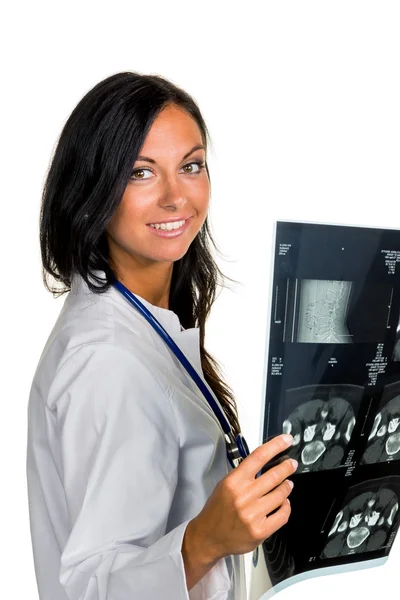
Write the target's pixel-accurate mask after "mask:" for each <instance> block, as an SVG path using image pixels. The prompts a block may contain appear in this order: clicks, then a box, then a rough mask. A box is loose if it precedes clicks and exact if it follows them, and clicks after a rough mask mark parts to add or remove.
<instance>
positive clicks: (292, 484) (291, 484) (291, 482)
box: [286, 479, 294, 489]
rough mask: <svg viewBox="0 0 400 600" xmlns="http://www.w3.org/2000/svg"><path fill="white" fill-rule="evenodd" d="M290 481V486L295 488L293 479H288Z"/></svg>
mask: <svg viewBox="0 0 400 600" xmlns="http://www.w3.org/2000/svg"><path fill="white" fill-rule="evenodd" d="M286 481H287V482H288V484H289V485H290V487H291V488H292V489H293V486H294V483H293V481H292V480H291V479H287V480H286Z"/></svg>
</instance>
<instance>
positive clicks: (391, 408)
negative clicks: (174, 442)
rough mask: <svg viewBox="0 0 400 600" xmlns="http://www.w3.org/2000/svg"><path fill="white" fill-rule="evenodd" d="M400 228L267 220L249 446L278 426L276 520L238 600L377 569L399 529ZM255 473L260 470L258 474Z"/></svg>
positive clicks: (255, 555)
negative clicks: (283, 443) (269, 232)
mask: <svg viewBox="0 0 400 600" xmlns="http://www.w3.org/2000/svg"><path fill="white" fill-rule="evenodd" d="M399 263H400V230H394V229H378V228H367V227H350V226H340V225H326V224H324V225H323V224H316V223H293V222H283V221H282V222H278V223H277V224H276V229H275V239H274V270H273V277H272V282H271V297H270V315H269V332H268V336H267V340H266V341H267V344H266V346H267V349H268V351H267V352H266V356H265V369H264V402H263V414H262V422H261V432H262V439H261V440H260V443H263V442H266V441H267V440H269V439H271V438H273V437H275V436H276V435H279V434H281V433H290V434H291V435H292V436H293V438H294V441H293V445H292V446H291V447H290V448H289V449H288V450H287V451H286V453H285V455H281V456H278V457H277V458H276V459H275V460H274V461H272V462H271V463H269V464H267V465H265V467H264V469H262V474H263V473H264V472H266V471H267V470H268V469H270V468H271V467H272V466H273V464H276V463H277V462H279V461H280V460H282V459H284V458H286V457H293V458H295V459H296V460H297V461H298V463H299V467H298V469H297V471H296V473H295V474H294V475H293V476H292V477H291V479H293V482H294V489H293V492H292V493H291V496H290V500H291V506H292V512H291V516H290V519H289V521H288V523H287V524H286V525H285V526H284V527H282V528H281V529H279V530H278V531H277V532H276V533H275V534H273V535H272V536H271V537H269V538H268V539H267V540H264V542H263V543H262V544H261V545H260V546H259V547H258V548H257V549H256V550H255V551H254V553H253V561H252V578H251V592H250V600H267V599H268V598H270V597H271V596H272V595H274V594H276V593H277V592H279V591H280V590H281V589H283V588H285V587H288V586H289V585H292V584H294V583H296V582H297V581H300V580H303V579H305V578H308V577H315V576H318V575H324V574H333V573H336V572H343V571H348V570H355V569H361V568H368V567H372V566H378V565H381V564H383V563H384V562H385V561H386V560H387V558H388V555H389V553H390V549H391V547H392V545H393V542H394V539H395V537H396V534H397V531H398V528H399V525H400V509H399V506H400V325H399V323H400V264H399ZM261 477H262V475H261Z"/></svg>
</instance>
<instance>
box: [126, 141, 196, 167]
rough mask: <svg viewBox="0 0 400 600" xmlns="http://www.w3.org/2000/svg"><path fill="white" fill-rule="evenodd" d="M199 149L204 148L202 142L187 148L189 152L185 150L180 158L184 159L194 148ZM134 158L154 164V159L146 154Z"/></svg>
mask: <svg viewBox="0 0 400 600" xmlns="http://www.w3.org/2000/svg"><path fill="white" fill-rule="evenodd" d="M201 149H202V150H205V147H204V146H203V145H202V144H198V145H197V146H193V148H192V149H191V150H189V152H186V154H185V156H184V157H183V158H182V160H185V158H187V157H188V156H190V155H191V154H192V153H193V152H195V150H201ZM136 160H145V161H146V162H149V163H153V164H156V161H155V160H154V159H152V158H148V157H147V156H138V157H137V159H136Z"/></svg>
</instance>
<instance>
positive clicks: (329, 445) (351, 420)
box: [282, 386, 356, 473]
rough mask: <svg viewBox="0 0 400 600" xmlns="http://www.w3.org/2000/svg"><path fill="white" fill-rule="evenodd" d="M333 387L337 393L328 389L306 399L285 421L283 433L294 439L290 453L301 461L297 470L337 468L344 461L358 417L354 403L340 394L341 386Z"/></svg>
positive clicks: (299, 471) (302, 471)
mask: <svg viewBox="0 0 400 600" xmlns="http://www.w3.org/2000/svg"><path fill="white" fill-rule="evenodd" d="M327 387H328V388H330V386H327ZM332 389H333V391H334V392H336V395H335V393H334V394H331V393H330V392H329V391H328V393H325V394H323V393H321V394H320V397H319V398H318V396H316V397H315V398H314V399H312V400H309V401H308V402H303V403H302V404H300V405H299V406H297V408H295V409H294V410H293V411H292V412H291V413H290V414H289V416H288V417H287V418H286V419H285V420H284V422H283V425H282V433H290V434H292V436H293V438H294V441H293V444H292V446H291V447H290V449H289V451H288V452H287V454H288V455H289V456H290V457H291V458H295V459H296V460H297V461H298V463H299V466H298V469H297V471H296V473H304V472H308V471H320V470H325V469H334V468H336V467H339V466H340V464H341V462H342V459H343V457H344V454H345V450H346V447H347V445H348V443H349V441H350V438H351V435H352V433H353V429H354V426H355V423H356V418H355V414H354V410H353V408H352V406H351V404H350V403H349V402H347V400H345V399H344V398H343V397H341V396H340V395H339V393H338V391H339V389H340V386H332ZM299 391H300V393H301V391H302V390H301V388H299ZM343 396H345V394H343Z"/></svg>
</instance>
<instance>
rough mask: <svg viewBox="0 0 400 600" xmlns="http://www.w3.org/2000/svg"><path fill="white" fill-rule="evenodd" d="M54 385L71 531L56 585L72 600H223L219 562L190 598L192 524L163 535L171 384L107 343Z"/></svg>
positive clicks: (71, 361) (174, 447) (70, 364)
mask: <svg viewBox="0 0 400 600" xmlns="http://www.w3.org/2000/svg"><path fill="white" fill-rule="evenodd" d="M166 381H167V380H166ZM54 382H55V383H54V385H53V386H52V387H53V393H54V394H56V398H53V402H54V403H55V405H56V410H55V414H56V427H57V430H58V434H59V440H60V456H61V465H62V479H63V485H64V489H65V500H66V507H67V511H68V516H69V532H70V533H69V536H68V539H67V540H66V544H65V546H64V548H63V551H62V554H61V564H60V571H59V578H60V582H61V584H62V586H63V588H64V589H65V592H66V595H67V597H68V599H69V600H128V599H129V600H143V599H146V600H160V598H163V600H224V599H225V598H227V595H228V589H229V585H230V584H229V580H227V569H226V564H225V562H224V560H225V559H221V560H220V561H219V562H218V563H217V564H216V565H215V566H214V567H213V568H212V569H211V570H210V571H209V572H208V573H207V574H206V576H205V577H203V579H202V580H201V581H200V582H198V584H197V585H196V586H195V587H194V588H192V590H191V591H190V594H189V593H188V591H187V587H186V577H185V570H184V563H183V559H182V554H181V548H182V540H183V536H184V533H185V529H186V526H187V524H188V522H189V521H185V522H183V523H181V524H180V525H179V526H178V527H176V528H174V529H172V530H171V531H169V532H168V533H166V528H167V523H168V515H169V510H170V507H171V502H172V499H173V496H174V491H175V487H176V482H177V465H178V459H179V437H178V432H177V429H176V421H175V419H174V412H173V410H174V409H173V405H172V398H171V389H170V388H169V384H168V383H163V382H162V381H161V380H160V379H158V377H157V374H154V373H152V372H151V367H147V366H146V365H145V363H144V361H143V359H141V358H140V355H139V354H138V355H137V356H136V355H135V354H133V353H132V352H129V351H127V350H125V349H123V348H121V347H118V346H115V345H113V344H111V343H110V344H105V343H104V344H103V343H93V344H87V345H84V346H81V347H79V348H78V349H77V350H75V352H74V353H73V354H72V355H71V356H70V357H69V358H68V359H67V360H66V361H65V363H64V364H63V365H62V366H61V367H60V368H59V370H58V372H57V374H56V376H55V380H54Z"/></svg>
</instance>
